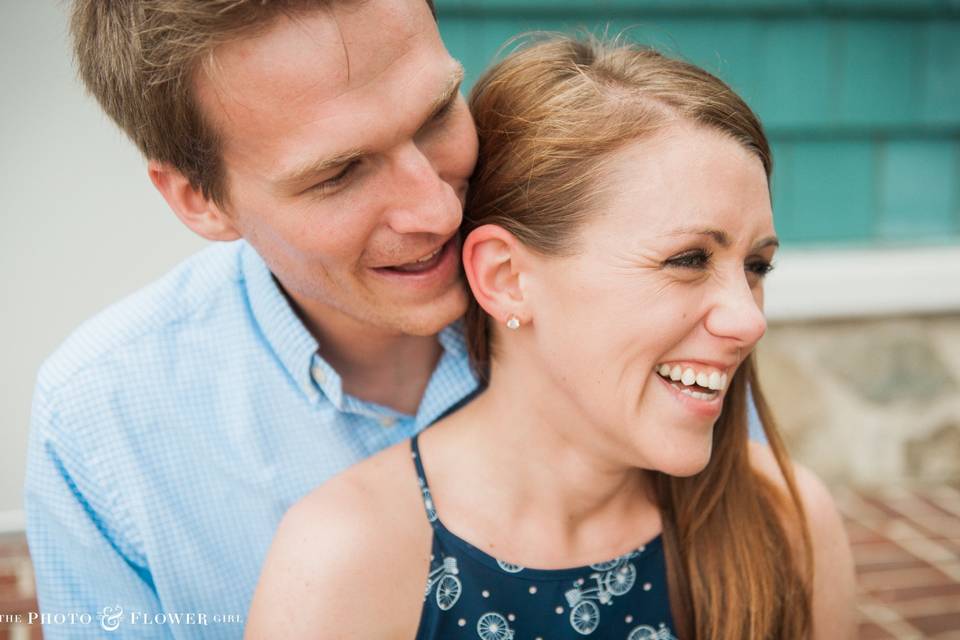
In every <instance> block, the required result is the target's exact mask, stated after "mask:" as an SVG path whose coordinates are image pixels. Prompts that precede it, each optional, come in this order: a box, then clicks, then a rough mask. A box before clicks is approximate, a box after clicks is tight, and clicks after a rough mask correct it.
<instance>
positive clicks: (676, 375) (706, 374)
mask: <svg viewBox="0 0 960 640" xmlns="http://www.w3.org/2000/svg"><path fill="white" fill-rule="evenodd" d="M656 371H657V373H659V374H660V375H661V376H663V377H664V378H667V379H669V380H672V381H674V382H679V383H681V384H683V385H684V386H687V387H692V386H693V385H695V384H696V385H699V386H701V387H703V388H705V389H711V390H713V391H723V390H724V389H726V388H727V374H725V373H720V372H719V371H694V370H693V368H691V367H687V368H686V369H683V368H681V367H680V365H674V366H673V367H671V366H670V365H668V364H661V365H660V366H659V367H657V369H656ZM680 391H681V392H684V393H686V392H687V391H688V390H687V389H681V390H680ZM690 393H691V394H694V397H697V396H696V395H695V394H697V393H698V392H696V391H690ZM700 395H701V396H705V397H707V398H709V397H713V394H704V393H700Z"/></svg>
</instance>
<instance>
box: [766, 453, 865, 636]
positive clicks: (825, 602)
mask: <svg viewBox="0 0 960 640" xmlns="http://www.w3.org/2000/svg"><path fill="white" fill-rule="evenodd" d="M750 462H751V466H752V467H753V469H754V471H756V472H757V473H759V474H760V475H761V476H762V477H764V478H765V479H767V480H769V481H770V482H771V483H772V484H773V485H774V487H776V488H777V489H779V490H780V491H781V492H782V493H783V494H784V497H787V491H788V488H787V482H786V480H785V478H784V475H783V472H782V471H781V469H780V466H779V465H778V464H777V459H776V456H774V454H773V451H772V450H771V449H770V447H769V446H768V445H766V444H764V443H759V442H750ZM788 463H789V464H790V469H791V470H792V472H793V477H794V483H795V485H796V488H797V493H798V494H799V497H800V502H801V504H802V506H803V510H804V515H805V516H806V520H807V527H808V530H809V532H810V541H811V544H812V551H813V571H814V575H813V585H812V593H813V616H814V635H813V638H814V639H815V640H820V639H821V638H838V639H840V638H850V637H852V634H853V631H854V609H855V591H856V582H855V577H854V571H853V555H852V553H851V551H850V544H849V542H848V540H847V534H846V529H845V527H844V524H843V520H842V518H841V517H840V513H839V511H838V510H837V506H836V503H835V502H834V500H833V497H832V496H831V495H830V491H829V490H828V489H827V487H826V485H825V484H824V483H823V481H822V480H821V479H820V478H818V477H817V475H816V474H815V473H813V471H811V470H810V469H808V468H806V467H805V466H803V465H801V464H797V463H795V462H792V461H788ZM787 527H788V532H789V533H790V534H791V535H798V534H799V532H798V531H796V530H795V527H794V528H793V529H792V530H791V528H790V525H789V524H787Z"/></svg>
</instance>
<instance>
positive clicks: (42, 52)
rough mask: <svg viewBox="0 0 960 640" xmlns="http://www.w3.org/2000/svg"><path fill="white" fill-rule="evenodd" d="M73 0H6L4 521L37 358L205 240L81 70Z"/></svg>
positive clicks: (4, 522)
mask: <svg viewBox="0 0 960 640" xmlns="http://www.w3.org/2000/svg"><path fill="white" fill-rule="evenodd" d="M67 7H68V3H67V2H60V1H57V0H25V1H22V0H0V220H2V227H0V274H2V280H0V301H2V307H0V338H2V340H3V341H4V344H3V347H2V349H0V353H2V354H3V356H2V365H0V416H2V418H0V529H2V528H4V527H6V526H9V525H10V524H11V523H12V524H13V525H15V524H16V521H17V519H18V516H17V514H15V513H11V512H14V511H17V510H20V509H21V508H22V507H21V502H22V500H21V493H22V485H23V473H24V461H25V451H26V444H27V427H28V421H29V415H30V398H31V394H32V390H33V383H34V379H35V377H36V372H37V369H38V367H39V366H40V363H41V362H42V361H43V359H44V358H45V357H46V355H48V354H49V353H50V352H51V351H52V350H53V349H54V348H56V346H57V345H58V344H59V343H60V342H61V341H62V340H63V339H64V338H65V337H66V336H67V334H68V333H69V332H70V330H71V329H72V328H74V327H75V326H77V325H78V324H79V323H80V322H81V321H83V320H84V319H85V318H88V317H89V316H91V315H93V314H94V313H96V312H97V311H99V310H100V309H102V308H103V307H105V306H107V305H108V304H109V303H110V302H112V301H115V300H117V299H118V298H120V297H122V296H124V295H126V294H127V293H130V292H132V291H134V290H135V289H137V288H139V287H140V286H142V285H143V284H146V283H147V282H149V281H151V280H153V279H154V278H156V277H157V276H159V275H161V274H162V273H164V272H165V271H166V270H167V269H168V268H169V267H170V266H172V265H173V264H175V263H176V262H178V261H179V260H180V259H182V258H183V257H185V256H187V255H188V254H190V253H192V252H193V251H195V250H197V249H198V248H199V247H201V246H202V245H203V244H204V241H203V240H201V239H200V238H197V237H195V236H193V235H192V234H191V233H190V232H189V231H188V230H187V229H186V228H185V227H183V226H182V225H181V224H180V222H179V221H178V220H177V219H176V218H175V217H174V215H173V214H172V213H171V212H170V211H169V209H167V207H166V204H165V203H164V202H163V200H162V199H161V198H160V196H159V195H158V194H157V193H156V192H155V191H154V189H153V187H152V185H151V184H150V182H149V180H148V179H147V176H146V171H145V168H144V167H145V163H144V162H143V160H142V159H141V158H140V156H139V154H138V152H137V151H136V149H135V148H134V147H133V145H132V144H131V143H129V142H128V141H127V140H126V139H125V138H124V137H123V136H122V135H121V134H120V133H119V131H118V130H117V129H116V128H115V127H114V126H113V124H112V123H111V122H110V121H109V120H107V118H106V117H105V116H103V115H101V112H100V110H99V108H98V107H97V105H96V103H95V102H94V100H93V99H92V98H90V97H89V96H87V95H86V94H85V93H84V92H83V90H82V88H81V85H80V83H79V81H78V80H76V75H75V73H74V70H73V65H72V59H71V54H70V51H69V46H68V42H67V35H66V34H67V18H66V13H67Z"/></svg>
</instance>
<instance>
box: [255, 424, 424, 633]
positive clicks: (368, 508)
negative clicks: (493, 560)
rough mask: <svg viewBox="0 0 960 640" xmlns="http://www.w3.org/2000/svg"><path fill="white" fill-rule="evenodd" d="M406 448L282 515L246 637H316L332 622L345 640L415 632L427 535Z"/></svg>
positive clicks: (363, 465)
mask: <svg viewBox="0 0 960 640" xmlns="http://www.w3.org/2000/svg"><path fill="white" fill-rule="evenodd" d="M409 446H410V445H409V442H403V443H400V444H398V445H395V446H393V447H391V448H389V449H386V450H384V451H382V452H380V453H378V454H376V455H374V456H372V457H371V458H369V459H367V460H364V461H363V462H360V463H358V464H357V465H355V466H353V467H351V468H349V469H347V470H345V471H344V472H343V473H341V474H339V475H337V476H335V477H334V478H331V479H330V480H328V481H327V482H325V483H324V484H322V485H320V486H319V487H317V488H316V489H314V490H313V491H311V492H310V493H309V494H307V495H306V496H305V497H304V498H302V499H301V500H300V501H298V502H297V503H295V504H294V505H293V506H292V507H291V508H290V509H289V510H288V511H287V512H286V514H285V515H284V517H283V519H282V520H281V522H280V525H279V527H278V528H277V532H276V535H275V537H274V540H273V543H272V545H271V548H270V551H269V553H268V555H267V559H266V561H265V563H264V566H263V570H262V573H261V576H260V582H259V584H258V586H257V591H256V594H255V595H254V599H253V605H252V606H251V610H250V616H249V621H248V627H247V637H248V638H249V637H288V638H306V637H314V636H317V635H318V633H319V630H320V629H324V628H330V627H329V625H330V624H332V623H333V624H336V625H337V626H338V627H339V628H341V630H343V631H344V632H346V633H345V635H344V637H374V636H376V637H385V638H386V637H391V634H390V633H385V632H384V630H385V629H386V628H387V627H389V626H391V624H390V621H392V620H395V621H396V622H397V624H398V633H397V636H398V637H402V636H403V634H404V633H406V635H407V636H410V635H412V633H410V632H409V626H410V624H413V625H414V630H415V625H416V622H417V619H418V618H417V614H418V613H419V608H418V607H417V606H416V605H417V604H418V603H419V602H420V601H422V599H423V598H422V596H423V593H422V591H423V585H424V584H425V583H426V575H427V571H428V568H429V554H430V540H431V535H432V530H431V529H430V526H429V524H428V523H427V519H426V515H425V513H424V508H423V502H422V500H421V497H420V492H419V487H418V485H417V480H416V474H415V471H414V467H413V462H412V461H411V457H410V448H409ZM421 574H422V575H421ZM408 593H409V594H411V596H412V597H404V594H408ZM418 598H419V599H418ZM411 621H412V622H411ZM277 625H280V626H282V627H283V630H284V632H283V633H277ZM365 625H370V626H369V628H366V627H365ZM367 631H370V632H371V635H369V636H366V635H365V633H367ZM319 635H320V636H322V635H323V634H322V633H319Z"/></svg>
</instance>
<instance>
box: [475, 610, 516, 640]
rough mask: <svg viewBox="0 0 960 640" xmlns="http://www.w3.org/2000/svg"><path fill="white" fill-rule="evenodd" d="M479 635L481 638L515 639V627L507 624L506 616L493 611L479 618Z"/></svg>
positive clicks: (489, 639)
mask: <svg viewBox="0 0 960 640" xmlns="http://www.w3.org/2000/svg"><path fill="white" fill-rule="evenodd" d="M477 635H478V636H479V637H480V640H513V629H511V628H510V625H509V624H507V619H506V618H504V617H503V616H502V615H500V614H499V613H496V612H494V611H491V612H490V613H485V614H483V615H482V616H480V619H479V620H477Z"/></svg>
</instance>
